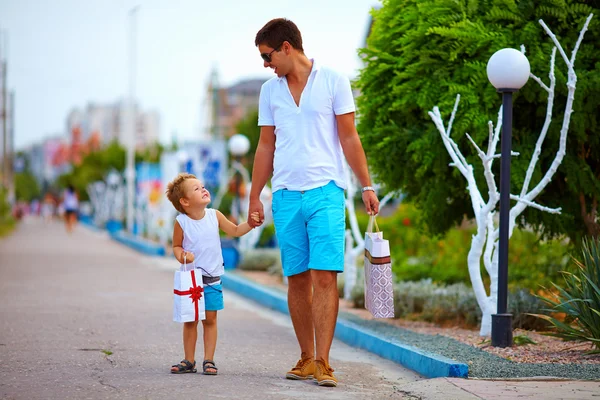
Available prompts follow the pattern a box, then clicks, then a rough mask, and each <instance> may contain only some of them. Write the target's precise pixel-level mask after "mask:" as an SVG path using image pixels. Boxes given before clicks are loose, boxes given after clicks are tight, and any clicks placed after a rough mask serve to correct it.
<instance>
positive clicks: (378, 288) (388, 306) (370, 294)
mask: <svg viewBox="0 0 600 400" xmlns="http://www.w3.org/2000/svg"><path fill="white" fill-rule="evenodd" d="M373 223H375V226H376V227H377V222H375V217H373V216H372V217H371V218H370V220H369V226H368V228H367V232H366V233H365V308H366V309H367V310H369V311H370V312H371V314H372V315H373V317H375V318H394V284H393V276H392V260H391V257H390V242H389V240H385V239H384V238H383V232H379V228H377V232H373Z"/></svg>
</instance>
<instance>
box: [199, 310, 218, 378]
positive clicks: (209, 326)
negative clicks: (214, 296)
mask: <svg viewBox="0 0 600 400" xmlns="http://www.w3.org/2000/svg"><path fill="white" fill-rule="evenodd" d="M202 326H203V327H204V359H205V360H214V357H215V349H216V348H217V312H216V311H206V319H203V320H202ZM207 372H217V371H216V370H215V369H214V368H207Z"/></svg>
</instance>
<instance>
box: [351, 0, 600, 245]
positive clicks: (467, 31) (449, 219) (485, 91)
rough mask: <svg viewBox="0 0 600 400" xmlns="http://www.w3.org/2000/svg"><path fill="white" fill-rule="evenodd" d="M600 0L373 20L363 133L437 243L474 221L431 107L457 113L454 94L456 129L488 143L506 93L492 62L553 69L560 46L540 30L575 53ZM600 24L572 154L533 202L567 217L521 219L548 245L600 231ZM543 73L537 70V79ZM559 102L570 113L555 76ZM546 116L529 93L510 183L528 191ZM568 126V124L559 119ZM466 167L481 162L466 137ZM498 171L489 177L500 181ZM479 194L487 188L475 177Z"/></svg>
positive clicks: (577, 107) (539, 99)
mask: <svg viewBox="0 0 600 400" xmlns="http://www.w3.org/2000/svg"><path fill="white" fill-rule="evenodd" d="M598 11H600V1H576V0H543V1H542V0H532V1H518V2H517V1H515V0H485V1H476V0H385V1H384V3H383V7H382V8H381V9H380V10H377V11H373V18H374V21H375V22H374V25H373V29H372V32H371V35H370V37H369V39H368V41H367V48H365V49H362V50H361V54H362V55H363V57H364V59H365V63H366V65H365V67H364V68H363V69H362V71H361V73H360V76H359V79H358V81H357V86H358V88H359V89H360V90H361V96H359V98H358V107H359V113H360V120H359V132H360V133H361V136H362V140H363V144H364V146H365V149H366V151H367V154H368V156H369V161H370V165H371V166H372V168H373V170H374V173H375V175H376V178H377V181H379V182H383V183H385V184H386V186H387V187H389V188H390V189H400V190H402V192H403V193H404V194H405V195H407V197H408V199H410V200H412V201H413V202H414V203H415V205H416V206H417V207H419V208H420V210H421V211H422V214H421V215H422V222H423V224H424V226H425V227H426V228H427V229H428V230H429V232H430V233H432V234H441V233H444V232H445V231H447V230H448V229H449V228H450V227H452V226H455V225H456V224H458V223H460V222H461V221H462V220H463V219H464V218H465V216H466V217H468V218H474V217H475V216H474V213H473V210H472V207H471V202H470V198H469V193H468V192H467V191H466V190H465V189H464V185H463V180H462V179H463V178H462V176H461V175H460V172H459V171H458V170H456V169H450V168H448V164H449V163H450V162H451V159H450V157H449V155H448V153H447V152H446V151H445V149H444V147H443V146H444V145H443V142H442V141H441V140H440V138H439V133H438V132H437V131H436V130H435V128H434V127H433V126H432V124H431V120H430V119H429V117H428V115H427V110H430V109H431V108H432V107H433V106H434V105H436V104H437V105H438V106H439V107H440V109H443V110H448V109H452V107H453V104H454V99H455V97H456V95H457V94H459V93H460V94H461V95H462V98H461V108H460V109H459V110H458V112H457V114H456V120H455V124H454V128H453V130H454V131H455V132H469V133H470V134H471V136H472V138H473V141H474V142H475V143H478V144H483V145H486V144H487V141H488V140H489V139H488V131H487V129H482V127H485V126H486V125H487V121H488V120H490V119H493V117H494V116H495V115H496V114H497V112H498V109H497V107H498V101H499V95H498V94H497V93H496V92H495V89H494V88H493V87H492V85H491V84H490V83H489V82H488V80H487V75H486V63H487V61H488V59H489V57H490V56H491V55H492V54H493V53H494V52H495V51H496V50H499V49H500V48H503V47H514V48H518V47H519V45H521V44H522V43H524V44H526V45H527V55H528V58H529V61H530V63H531V68H532V71H547V70H548V65H549V57H550V54H551V53H552V51H551V50H552V47H553V45H552V43H551V42H550V41H548V40H547V36H545V33H544V31H543V29H542V28H541V27H540V26H539V24H538V23H537V20H538V19H543V20H544V21H545V22H546V23H547V24H548V25H549V26H552V30H553V31H554V33H555V34H556V35H557V36H558V37H559V38H560V41H561V43H563V47H564V48H566V49H572V48H573V46H574V44H575V42H576V40H577V36H578V32H577V30H576V29H573V26H582V25H583V23H584V21H585V19H586V18H587V16H588V15H589V14H590V13H596V14H598ZM599 28H600V24H599V21H598V19H593V20H592V22H591V24H590V26H589V31H588V34H587V36H586V40H585V42H584V43H582V45H581V48H580V50H579V52H578V56H577V71H578V78H579V83H578V86H577V91H578V92H577V98H576V100H575V104H574V106H573V109H574V111H575V113H574V114H573V116H572V121H571V130H570V134H569V146H568V147H567V149H566V152H567V154H566V156H565V158H564V160H563V163H562V165H561V167H560V168H559V169H558V172H557V173H556V174H555V176H554V179H553V180H552V182H551V183H550V184H549V185H548V186H547V187H546V189H545V190H544V192H542V193H541V194H540V195H539V197H537V199H536V200H537V202H539V203H540V204H543V205H545V206H547V207H550V208H556V207H559V206H560V207H562V210H563V211H562V214H561V215H560V216H557V215H550V214H547V213H543V212H540V211H539V210H537V209H533V208H528V209H527V210H526V211H525V212H524V213H523V214H522V217H523V218H520V219H518V220H517V221H516V222H517V223H518V224H519V226H523V224H524V221H527V223H528V224H529V225H530V226H532V227H533V228H534V229H536V231H538V232H539V233H540V234H541V235H542V237H553V236H556V235H560V234H567V235H568V236H569V237H570V238H572V239H573V240H579V239H580V238H581V236H583V235H584V234H597V232H599V231H600V229H598V224H597V222H596V218H595V215H596V212H597V210H596V204H597V201H598V195H600V180H599V178H598V177H599V176H600V150H598V149H600V138H599V135H598V134H597V133H596V130H597V128H598V124H599V122H600V119H599V118H600V98H599V97H598V96H596V93H598V91H600V62H599V61H600V56H599V54H600V52H598V49H597V45H596V44H597V43H600V29H599ZM541 74H542V73H540V75H541ZM556 79H557V83H556V87H557V92H556V98H555V101H554V105H555V107H556V109H558V110H564V108H565V107H564V106H565V104H566V102H567V88H566V80H567V77H566V75H565V74H564V73H562V72H561V71H560V69H559V70H557V76H556ZM545 115H546V92H545V90H544V89H542V88H541V87H539V85H535V84H528V85H526V86H525V87H524V88H523V89H521V90H520V91H519V92H518V93H517V94H516V96H515V113H514V123H513V126H514V129H513V149H514V151H516V152H519V153H520V154H521V157H517V158H514V159H513V163H512V171H513V175H512V177H511V185H513V187H522V186H523V179H524V177H525V171H526V170H527V167H528V162H529V159H530V158H531V154H532V153H533V151H534V148H535V143H536V139H537V136H538V134H537V133H538V132H540V131H541V128H542V125H543V123H544V117H545ZM557 117H559V118H562V115H557ZM559 125H560V124H553V125H551V126H550V129H549V130H548V136H547V143H551V144H555V145H556V144H557V143H558V141H559V137H560V126H559ZM455 140H456V144H457V147H458V149H459V150H460V151H461V152H462V153H463V154H465V157H466V158H467V162H468V163H470V164H473V163H474V162H475V161H476V160H477V154H476V153H475V152H471V151H468V150H470V149H469V146H470V143H469V141H468V139H467V137H466V136H464V135H461V136H460V137H456V138H455ZM552 161H553V154H552V153H549V154H542V155H541V156H540V159H539V162H538V164H537V167H536V169H535V170H534V173H533V176H532V184H533V185H535V184H536V183H537V181H539V179H541V177H542V176H543V172H544V171H546V170H547V169H548V167H549V166H550V165H551V163H552ZM498 164H499V163H496V165H495V166H494V170H493V172H494V173H495V174H496V175H498V168H499V165H498ZM476 181H477V184H478V185H479V187H481V186H482V185H485V178H484V176H483V174H477V178H476Z"/></svg>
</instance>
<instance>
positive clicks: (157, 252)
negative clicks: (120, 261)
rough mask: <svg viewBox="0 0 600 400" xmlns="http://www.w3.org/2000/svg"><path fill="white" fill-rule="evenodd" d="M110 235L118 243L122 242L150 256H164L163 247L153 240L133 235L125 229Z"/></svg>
mask: <svg viewBox="0 0 600 400" xmlns="http://www.w3.org/2000/svg"><path fill="white" fill-rule="evenodd" d="M110 237H111V238H112V239H113V240H116V241H117V242H119V243H123V244H124V245H126V246H129V247H131V248H133V249H134V250H137V251H139V252H141V253H144V254H148V255H151V256H164V255H165V248H164V247H163V246H162V245H160V244H158V243H155V242H151V241H150V240H146V239H143V238H140V237H138V236H133V235H131V234H130V233H128V232H125V231H117V232H111V233H110Z"/></svg>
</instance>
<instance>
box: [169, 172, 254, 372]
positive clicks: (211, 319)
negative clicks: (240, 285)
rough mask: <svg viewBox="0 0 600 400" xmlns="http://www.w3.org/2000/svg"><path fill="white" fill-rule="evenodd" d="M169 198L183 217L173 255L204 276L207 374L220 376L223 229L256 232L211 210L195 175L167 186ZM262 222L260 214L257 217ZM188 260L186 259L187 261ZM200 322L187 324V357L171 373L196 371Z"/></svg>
mask: <svg viewBox="0 0 600 400" xmlns="http://www.w3.org/2000/svg"><path fill="white" fill-rule="evenodd" d="M167 198H168V199H169V200H170V201H171V203H173V206H174V207H175V208H176V209H177V211H179V212H180V213H181V214H180V215H178V216H177V218H176V221H175V226H174V228H173V253H174V255H175V258H177V260H178V261H179V262H180V263H182V264H183V263H184V261H185V262H186V263H187V264H190V265H188V268H191V267H193V268H195V269H197V270H198V272H201V273H202V281H203V283H204V302H205V309H206V319H204V320H202V327H203V330H204V361H203V363H202V371H203V373H204V374H205V375H217V366H216V364H215V362H214V361H213V358H214V354H215V348H216V345H217V311H218V310H222V309H223V291H222V287H221V279H220V277H221V275H223V273H224V272H225V271H224V268H223V256H222V254H221V240H220V238H219V228H220V229H221V230H222V231H223V232H225V233H226V234H227V235H229V236H235V237H239V236H242V235H245V234H246V233H248V232H250V230H251V229H252V228H251V227H250V226H249V225H248V223H247V222H244V223H241V224H240V225H235V224H234V223H233V222H231V221H229V220H228V219H227V218H226V217H225V216H224V215H223V214H222V213H221V212H220V211H218V210H215V209H212V208H207V206H208V204H209V203H210V193H209V192H208V190H206V189H205V188H204V185H203V184H202V182H200V181H199V180H198V179H196V177H195V176H194V175H192V174H186V173H181V174H179V175H177V177H176V178H175V179H174V180H173V181H172V182H170V183H169V185H168V186H167ZM253 218H254V219H255V220H258V215H255V216H253ZM184 257H185V260H184ZM197 337H198V321H194V322H185V323H184V324H183V350H184V354H185V358H184V359H183V360H182V361H181V362H180V363H179V364H175V365H173V366H172V367H171V373H173V374H183V373H190V372H196V361H195V359H194V355H195V352H196V340H197Z"/></svg>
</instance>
